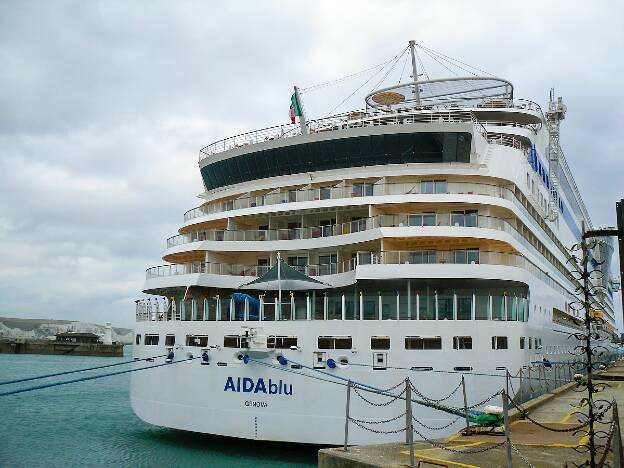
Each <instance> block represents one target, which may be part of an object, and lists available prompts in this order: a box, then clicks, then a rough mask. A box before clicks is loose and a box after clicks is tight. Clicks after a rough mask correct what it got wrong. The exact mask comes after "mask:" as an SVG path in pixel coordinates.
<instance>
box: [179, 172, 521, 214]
mask: <svg viewBox="0 0 624 468" xmlns="http://www.w3.org/2000/svg"><path fill="white" fill-rule="evenodd" d="M436 179H440V178H436ZM419 194H424V195H432V194H454V195H466V194H467V195H485V196H489V197H497V198H503V199H506V200H514V199H515V196H514V191H513V188H512V187H511V186H509V187H505V186H500V185H494V184H485V183H476V182H447V181H445V180H433V178H432V179H431V180H421V181H416V182H404V183H387V184H384V183H376V184H372V183H368V184H353V185H347V186H341V187H333V186H332V187H330V186H326V187H318V188H304V189H297V190H288V191H284V192H268V193H264V194H257V195H250V196H244V197H240V198H236V199H232V200H226V201H217V202H211V203H206V204H204V205H201V206H198V207H196V208H193V209H191V210H189V211H187V212H186V213H184V221H185V222H186V221H190V220H192V219H195V218H199V217H202V216H207V215H211V214H215V213H222V212H227V211H233V210H239V209H245V208H254V207H259V206H271V205H279V204H282V203H295V202H309V201H317V200H339V199H344V198H359V197H368V196H382V195H419Z"/></svg>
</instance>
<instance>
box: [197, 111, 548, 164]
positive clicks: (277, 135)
mask: <svg viewBox="0 0 624 468" xmlns="http://www.w3.org/2000/svg"><path fill="white" fill-rule="evenodd" d="M438 122H475V123H476V122H478V123H481V124H482V125H507V126H520V127H528V128H536V127H539V126H541V125H542V123H543V122H544V115H543V113H542V109H541V107H540V106H539V104H537V103H535V102H533V101H529V100H525V99H517V100H515V101H512V100H493V101H485V102H483V103H481V104H477V105H476V106H475V105H470V106H462V105H460V104H452V105H448V106H426V107H422V108H419V109H413V110H408V109H400V110H397V111H396V112H392V113H388V112H380V111H375V110H372V111H371V110H369V111H364V110H358V111H351V112H347V113H344V114H339V115H334V116H330V117H325V118H321V119H314V120H310V121H308V131H309V133H310V134H314V133H322V132H334V131H338V130H345V129H349V128H365V127H378V126H387V125H396V124H409V123H438ZM302 134H303V132H302V129H301V125H299V124H298V123H297V124H282V125H275V126H273V127H268V128H263V129H260V130H254V131H251V132H245V133H241V134H238V135H234V136H231V137H227V138H224V139H222V140H218V141H215V142H213V143H210V144H209V145H206V146H205V147H203V148H202V149H201V150H200V151H199V162H200V166H202V167H203V166H205V165H207V164H210V163H212V162H214V161H218V160H220V159H221V158H219V157H218V156H217V155H220V154H221V153H225V152H227V151H229V150H233V149H238V148H244V149H245V150H246V151H245V152H248V151H249V152H251V151H253V149H252V148H246V147H248V146H253V145H256V144H258V143H262V142H266V141H273V140H283V139H287V138H293V137H297V136H300V135H302Z"/></svg>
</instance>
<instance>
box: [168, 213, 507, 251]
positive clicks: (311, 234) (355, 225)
mask: <svg viewBox="0 0 624 468" xmlns="http://www.w3.org/2000/svg"><path fill="white" fill-rule="evenodd" d="M506 225H509V223H508V222H507V221H506V220H505V219H503V218H497V217H493V216H482V215H477V214H472V213H469V214H453V213H418V214H405V215H378V216H374V217H370V218H363V219H358V220H355V221H349V222H346V223H340V224H331V225H325V226H314V227H303V228H288V229H258V230H225V229H204V230H199V231H193V232H191V233H188V234H179V235H177V236H173V237H170V238H169V239H167V248H171V247H176V246H179V245H184V244H188V243H191V242H202V241H278V240H300V239H316V238H320V237H332V236H339V235H344V234H351V233H355V232H361V231H367V230H371V229H376V228H380V227H419V226H424V227H430V226H452V227H478V228H487V229H497V230H506ZM509 226H511V225H509ZM513 229H514V228H512V230H513Z"/></svg>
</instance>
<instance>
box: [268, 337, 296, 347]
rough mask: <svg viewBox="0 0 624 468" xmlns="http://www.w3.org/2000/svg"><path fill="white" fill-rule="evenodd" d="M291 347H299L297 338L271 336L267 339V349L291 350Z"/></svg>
mask: <svg viewBox="0 0 624 468" xmlns="http://www.w3.org/2000/svg"><path fill="white" fill-rule="evenodd" d="M291 346H295V347H296V346H297V337H296V336H276V335H271V336H269V337H268V338H267V348H277V349H289V348H290V347H291Z"/></svg>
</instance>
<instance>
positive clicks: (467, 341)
mask: <svg viewBox="0 0 624 468" xmlns="http://www.w3.org/2000/svg"><path fill="white" fill-rule="evenodd" d="M453 349H472V336H454V337H453Z"/></svg>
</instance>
